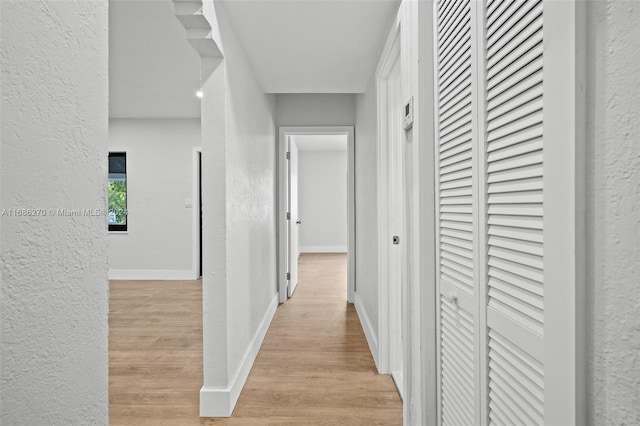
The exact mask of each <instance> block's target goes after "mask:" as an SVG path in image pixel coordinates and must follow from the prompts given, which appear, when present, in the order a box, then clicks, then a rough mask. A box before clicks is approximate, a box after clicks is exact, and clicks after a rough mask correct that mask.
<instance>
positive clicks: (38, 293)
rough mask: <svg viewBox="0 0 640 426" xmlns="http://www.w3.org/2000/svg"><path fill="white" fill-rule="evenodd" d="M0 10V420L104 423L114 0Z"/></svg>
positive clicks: (5, 4)
mask: <svg viewBox="0 0 640 426" xmlns="http://www.w3.org/2000/svg"><path fill="white" fill-rule="evenodd" d="M0 3H1V4H0V7H1V8H2V13H1V16H2V17H1V20H2V22H1V27H2V31H1V41H0V45H1V46H2V59H1V61H2V62H1V65H0V69H1V70H2V76H1V81H2V83H1V86H0V91H1V92H2V118H1V121H2V123H1V124H2V126H1V140H2V142H1V151H0V152H1V153H0V156H1V158H0V160H1V162H0V178H1V179H0V180H1V182H2V183H1V189H0V194H1V197H0V203H1V204H2V217H1V218H0V230H1V231H0V232H1V234H2V240H1V241H2V246H1V248H0V255H1V258H2V262H1V264H0V274H1V280H2V281H1V284H0V323H1V326H0V327H1V331H0V336H1V337H0V350H1V352H0V358H1V359H2V361H1V362H0V382H1V383H2V384H1V385H0V388H1V391H0V423H1V424H3V425H18V424H20V425H45V424H50V425H78V424H91V425H107V424H108V423H109V413H108V409H109V400H108V353H107V335H108V325H107V314H108V304H109V300H108V288H109V287H108V281H107V218H106V216H105V214H104V210H105V209H106V207H107V138H108V116H109V110H108V96H109V94H108V85H109V81H108V78H109V76H108V54H109V51H108V3H107V1H106V0H91V1H74V2H70V1H49V2H36V1H16V2H5V1H2V2H0Z"/></svg>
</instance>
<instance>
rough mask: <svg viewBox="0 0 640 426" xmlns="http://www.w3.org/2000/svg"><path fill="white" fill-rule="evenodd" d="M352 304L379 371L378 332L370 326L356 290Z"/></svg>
mask: <svg viewBox="0 0 640 426" xmlns="http://www.w3.org/2000/svg"><path fill="white" fill-rule="evenodd" d="M353 305H354V306H355V308H356V313H357V314H358V318H359V319H360V324H362V330H364V336H365V337H366V338H367V343H368V344H369V350H370V351H371V355H372V356H373V362H375V364H376V369H377V370H378V371H380V364H379V362H378V355H379V352H378V333H377V332H376V331H375V330H374V329H373V327H372V326H371V320H370V319H369V315H368V314H367V310H366V309H365V307H364V305H363V303H362V299H360V295H359V294H358V293H357V292H356V297H355V300H354V304H353Z"/></svg>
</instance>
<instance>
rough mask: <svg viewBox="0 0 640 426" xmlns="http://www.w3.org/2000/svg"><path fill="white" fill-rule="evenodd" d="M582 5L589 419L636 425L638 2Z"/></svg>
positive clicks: (639, 381) (639, 396)
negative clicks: (585, 89)
mask: <svg viewBox="0 0 640 426" xmlns="http://www.w3.org/2000/svg"><path fill="white" fill-rule="evenodd" d="M587 5H588V6H587V7H588V25H587V28H588V29H589V36H588V43H589V47H588V55H589V57H588V62H589V63H588V68H587V69H588V70H589V72H588V88H589V89H588V117H587V122H588V123H589V126H588V140H587V164H588V170H587V176H588V179H587V200H588V206H587V209H588V216H587V218H588V221H587V227H588V228H587V229H588V234H587V235H588V251H587V253H588V260H587V263H588V286H589V300H588V303H589V311H590V323H589V325H588V327H589V328H588V330H587V335H588V336H589V337H590V338H589V350H588V354H589V365H588V369H587V370H588V371H589V374H590V377H589V389H588V401H587V406H588V407H589V422H590V424H593V425H613V424H617V425H620V424H640V404H639V403H640V361H639V360H640V359H639V358H638V357H639V355H638V354H640V314H639V313H640V278H639V277H640V55H638V52H640V26H638V23H639V22H640V4H638V3H637V2H635V1H620V2H587Z"/></svg>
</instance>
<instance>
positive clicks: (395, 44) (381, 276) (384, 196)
mask: <svg viewBox="0 0 640 426" xmlns="http://www.w3.org/2000/svg"><path fill="white" fill-rule="evenodd" d="M401 30H402V29H401V23H400V21H397V22H396V23H395V26H394V28H393V29H392V31H391V32H390V34H389V38H388V39H387V44H386V46H385V49H384V51H383V54H382V59H381V61H380V64H379V66H378V70H377V72H376V84H377V93H378V101H377V104H378V105H377V108H378V112H377V114H378V218H379V220H378V282H379V285H378V309H379V312H380V321H379V325H378V333H379V334H378V336H379V337H378V339H379V345H378V357H377V358H378V371H379V372H380V373H381V374H391V351H392V347H391V325H392V324H391V322H392V316H393V314H394V312H393V311H394V310H395V309H397V307H396V306H392V303H391V297H390V296H391V291H390V290H391V289H390V284H389V274H390V262H389V259H390V247H389V245H390V244H391V242H390V240H389V238H390V237H391V234H390V212H389V208H388V206H389V203H390V200H391V196H390V189H391V175H392V173H393V170H392V167H391V157H390V143H389V141H388V138H387V136H388V135H389V132H390V129H389V127H390V123H389V115H390V111H389V91H390V87H391V80H389V77H390V74H391V72H392V70H393V67H394V65H395V64H396V63H397V62H398V63H400V73H401V74H402V63H401V60H402V58H401V53H402V52H401V41H402V40H401ZM399 80H400V81H399V83H400V86H402V75H400V77H399ZM400 96H402V87H400ZM401 99H402V98H401ZM398 114H399V113H398ZM398 130H400V128H399V129H398ZM397 136H398V138H399V139H403V137H402V134H401V132H400V131H399V132H398V135H397ZM400 143H403V141H402V140H400ZM396 172H397V173H402V172H403V171H402V170H400V171H396ZM405 231H406V228H405ZM405 234H406V232H405ZM403 240H405V241H403ZM406 242H407V241H406V235H402V236H401V244H406ZM402 284H404V283H402ZM404 292H405V291H404V289H401V293H404ZM401 306H402V307H405V306H406V305H405V303H404V300H402V296H401ZM401 327H402V328H403V331H404V332H405V341H406V337H407V336H406V327H404V319H402V320H401ZM404 349H406V347H405V348H403V353H404V352H406V350H404ZM403 364H404V363H403ZM404 367H405V368H406V366H404ZM403 393H404V392H403ZM403 396H404V397H406V394H405V395H403Z"/></svg>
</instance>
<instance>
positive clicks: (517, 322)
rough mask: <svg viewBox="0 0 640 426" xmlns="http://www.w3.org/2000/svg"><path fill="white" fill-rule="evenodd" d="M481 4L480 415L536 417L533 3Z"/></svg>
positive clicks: (502, 0) (519, 420)
mask: <svg viewBox="0 0 640 426" xmlns="http://www.w3.org/2000/svg"><path fill="white" fill-rule="evenodd" d="M483 9H484V10H483V12H484V16H483V17H482V20H483V21H484V29H485V38H484V46H483V53H484V56H485V58H484V64H485V68H484V70H483V71H484V72H483V73H481V75H482V74H484V86H485V87H484V93H483V95H484V102H483V103H482V104H483V106H484V109H485V111H483V113H484V116H485V117H486V118H485V121H484V127H485V129H484V134H485V138H486V142H485V143H484V144H483V145H484V146H483V150H484V156H485V163H484V165H483V166H481V167H483V168H484V170H483V173H484V176H485V179H486V186H485V187H486V192H487V194H486V197H485V199H486V219H487V226H486V248H487V255H486V259H487V263H488V269H487V274H488V277H487V278H488V279H487V284H486V291H487V306H486V321H487V332H488V338H487V344H488V354H487V362H488V370H487V372H488V390H489V395H488V398H487V399H488V401H487V402H488V405H489V407H488V417H489V422H490V424H502V425H514V424H518V425H532V424H543V423H544V401H543V397H544V366H543V358H544V346H543V332H544V286H543V266H544V263H543V241H542V232H543V227H542V225H543V187H542V179H543V138H542V136H543V123H542V106H543V81H542V66H543V27H542V19H543V14H542V10H543V5H542V0H527V1H523V0H520V1H512V0H489V1H488V2H487V3H486V5H485V6H484V8H483Z"/></svg>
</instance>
